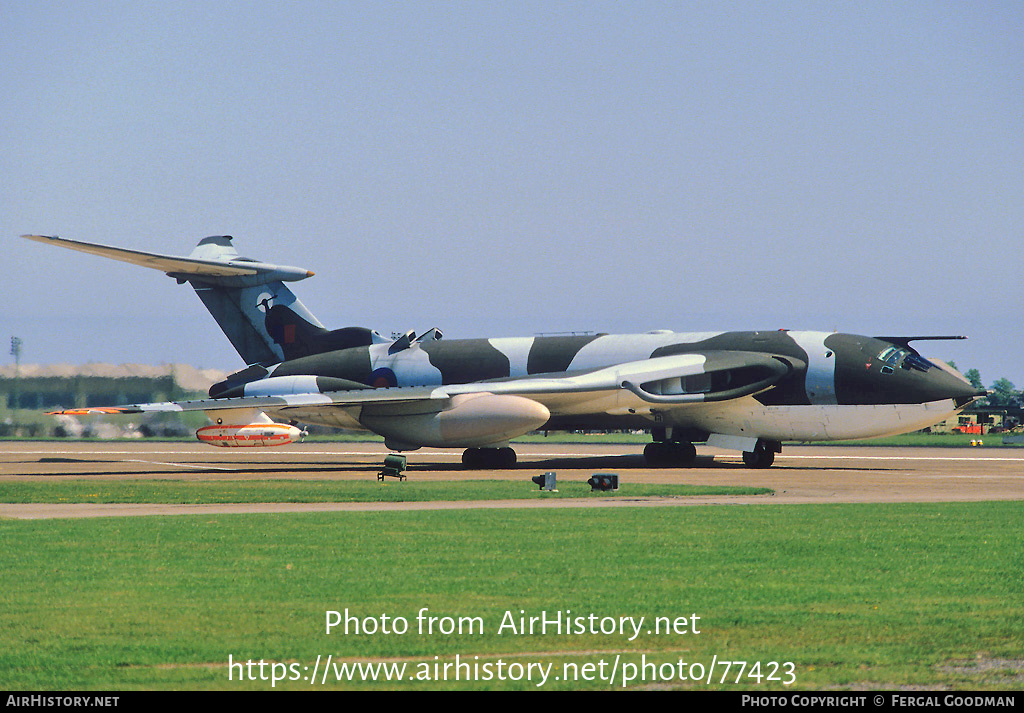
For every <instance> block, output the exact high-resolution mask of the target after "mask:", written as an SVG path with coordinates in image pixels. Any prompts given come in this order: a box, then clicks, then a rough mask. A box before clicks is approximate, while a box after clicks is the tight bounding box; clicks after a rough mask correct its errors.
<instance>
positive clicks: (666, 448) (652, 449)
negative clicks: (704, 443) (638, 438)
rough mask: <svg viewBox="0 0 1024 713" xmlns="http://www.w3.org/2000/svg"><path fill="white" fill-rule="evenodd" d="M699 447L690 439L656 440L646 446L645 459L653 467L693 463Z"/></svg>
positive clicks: (681, 465) (670, 466) (679, 465)
mask: <svg viewBox="0 0 1024 713" xmlns="http://www.w3.org/2000/svg"><path fill="white" fill-rule="evenodd" d="M696 458H697V449H696V447H694V445H693V444H692V443H690V442H689V441H655V442H654V443H648V444H647V445H646V446H644V459H645V460H646V461H647V465H649V466H650V467H652V468H672V467H680V468H681V467H685V466H688V465H693V461H694V460H695V459H696Z"/></svg>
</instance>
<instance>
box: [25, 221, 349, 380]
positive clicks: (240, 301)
mask: <svg viewBox="0 0 1024 713" xmlns="http://www.w3.org/2000/svg"><path fill="white" fill-rule="evenodd" d="M23 237H25V238H28V239H29V240H35V241H37V242H41V243H49V244H51V245H58V246H60V247H64V248H69V249H71V250H78V251H79V252H85V253H90V254H92V255H100V256H102V257H106V258H110V259H112V260H120V261H122V262H128V263H132V264H133V265H141V266H143V267H149V268H153V269H156V270H161V271H163V272H165V273H167V275H168V276H169V277H173V278H175V279H176V280H177V281H178V283H179V284H184V283H186V282H187V283H189V284H190V285H192V287H193V289H195V291H196V294H197V295H199V299H201V300H202V301H203V304H204V305H206V308H207V309H208V310H209V311H210V314H212V315H213V318H214V319H216V320H217V324H219V325H220V328H221V330H223V332H224V334H225V335H226V336H227V338H228V339H229V340H230V341H231V344H232V346H234V348H235V350H236V351H237V352H238V354H239V355H240V356H241V357H242V359H244V360H245V363H246V364H261V365H263V366H270V365H272V364H277V363H279V362H281V361H284V360H285V359H286V358H289V354H294V355H300V354H299V352H300V351H301V349H302V348H303V347H302V345H303V344H305V345H317V344H319V341H322V339H323V338H322V337H320V336H319V335H321V334H326V335H330V334H333V333H332V332H328V331H327V330H326V329H324V326H323V325H322V324H320V322H319V321H318V320H317V318H316V317H314V316H313V315H312V314H311V313H310V312H309V310H308V309H306V307H305V305H303V304H302V302H300V301H299V299H298V298H297V297H296V296H295V295H294V294H292V291H291V290H289V289H288V288H287V287H286V286H285V284H284V283H285V282H295V281H297V280H304V279H306V278H307V277H311V276H312V275H313V273H312V272H310V271H309V270H304V269H301V268H297V267H288V266H284V265H273V264H270V263H264V262H259V261H257V260H252V259H250V258H246V257H242V256H240V255H239V254H238V251H237V250H235V247H234V245H232V243H231V241H232V238H231V236H230V235H215V236H212V237H209V238H203V239H202V240H200V241H199V244H198V245H197V246H196V248H195V249H194V250H193V251H192V254H191V255H189V256H188V257H178V256H174V255H160V254H157V253H148V252H141V251H138V250H128V249H125V248H116V247H110V246H107V245H98V244H95V243H86V242H82V241H78V240H68V239H66V238H57V237H50V236H45V235H25V236H23ZM278 308H280V309H278ZM275 310H276V313H275ZM285 310H286V311H287V312H284V311H285ZM275 314H278V315H281V314H288V315H290V317H289V318H288V319H287V320H282V319H274V318H272V315H275ZM289 322H290V323H291V324H294V325H296V326H295V327H293V329H294V330H295V331H294V332H293V333H292V335H289V333H288V332H289V330H288V329H287V327H285V328H284V329H278V328H277V327H275V326H274V325H275V324H285V325H286V324H288V323H289ZM299 325H301V326H299ZM272 331H273V332H276V334H275V335H272V334H271V332H272ZM337 331H342V330H337ZM298 335H301V337H302V339H301V340H299V346H296V347H293V346H292V345H295V344H296V343H297V342H296V339H295V338H294V337H296V336H298ZM275 336H276V338H275ZM289 336H292V337H293V338H292V339H291V341H289V339H288V337H289Z"/></svg>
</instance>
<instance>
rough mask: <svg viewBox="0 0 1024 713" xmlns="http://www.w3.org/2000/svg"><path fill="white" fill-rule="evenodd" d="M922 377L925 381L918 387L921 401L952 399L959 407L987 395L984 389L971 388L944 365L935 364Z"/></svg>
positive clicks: (963, 379)
mask: <svg viewBox="0 0 1024 713" xmlns="http://www.w3.org/2000/svg"><path fill="white" fill-rule="evenodd" d="M924 376H925V379H924V380H923V383H922V384H921V385H920V387H919V388H920V391H921V397H922V400H923V401H943V400H945V399H952V400H953V401H954V402H955V403H956V405H957V406H958V407H959V406H962V405H966V404H969V403H970V402H971V401H973V400H974V399H977V398H980V397H982V396H986V395H987V394H988V392H987V391H985V389H979V388H977V387H975V386H973V385H972V384H971V383H970V382H969V381H967V379H965V378H964V377H963V376H961V375H960V374H958V373H957V372H955V371H953V369H952V368H950V367H946V366H945V365H941V364H936V366H935V368H932V369H929V370H928V373H927V374H925V375H924Z"/></svg>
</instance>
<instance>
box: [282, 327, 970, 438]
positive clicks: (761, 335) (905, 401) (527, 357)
mask: <svg viewBox="0 0 1024 713" xmlns="http://www.w3.org/2000/svg"><path fill="white" fill-rule="evenodd" d="M721 352H730V353H751V354H759V355H767V356H771V357H774V358H777V359H779V360H781V361H784V362H786V363H787V364H791V365H792V369H791V371H790V373H789V374H788V375H787V376H785V377H784V378H782V379H781V380H780V381H778V383H776V384H774V385H773V386H771V387H770V388H768V389H767V390H764V391H761V392H759V393H756V394H753V395H750V396H746V397H743V398H737V399H730V400H726V401H723V402H719V403H713V404H711V403H701V404H685V405H661V404H652V403H650V402H648V401H644V400H642V399H639V398H637V397H636V396H635V395H634V394H632V393H629V392H627V391H623V390H618V391H616V392H613V393H598V394H586V395H580V394H547V395H541V396H531V397H530V398H534V399H535V400H538V401H540V402H541V403H543V404H544V405H545V406H547V407H548V408H549V409H550V411H551V418H550V420H549V422H548V424H547V426H546V427H547V428H550V429H577V428H651V427H652V426H653V427H657V426H660V425H664V426H670V427H673V428H675V429H678V430H679V431H680V432H686V433H688V434H689V436H688V437H691V438H692V439H693V440H703V438H701V436H702V435H703V436H704V437H705V438H706V434H708V433H722V434H729V435H737V436H747V437H760V438H772V439H779V440H782V439H800V440H823V439H831V438H849V437H861V436H872V435H881V434H886V433H892V432H902V431H908V430H914V429H916V428H921V427H923V426H926V425H930V424H931V423H934V422H935V421H937V420H940V419H941V418H944V417H945V414H946V413H949V412H953V411H955V410H956V409H958V408H960V407H962V405H964V404H966V403H968V402H969V401H970V400H971V399H972V398H973V397H974V396H976V395H977V394H976V391H975V389H973V388H972V387H971V386H970V385H969V384H967V383H966V382H965V381H964V380H963V379H962V378H961V377H959V375H956V374H955V373H953V372H951V371H950V370H947V369H945V368H943V367H942V366H941V365H938V364H936V363H932V362H930V361H928V360H925V359H923V358H922V357H920V356H919V355H918V354H917V352H915V351H914V350H913V349H910V348H909V347H906V346H899V345H893V344H892V343H889V342H886V341H882V340H880V339H877V338H873V337H865V336H857V335H851V334H840V333H827V332H801V331H784V330H779V331H759V332H724V333H708V332H702V333H676V332H667V331H666V332H660V331H659V332H650V333H644V334H625V335H615V334H597V335H584V336H564V337H562V336H559V337H512V338H493V339H468V340H437V341H429V342H425V343H416V342H414V343H412V344H411V345H410V346H408V347H406V348H401V349H399V350H397V351H396V350H394V346H393V345H391V344H386V343H384V344H370V345H364V346H358V347H351V348H348V349H341V350H335V351H329V352H324V353H321V354H314V355H310V356H305V357H299V358H296V359H291V360H288V361H285V362H283V363H281V364H280V365H278V366H277V367H276V368H274V369H273V370H272V372H271V373H272V376H274V377H280V376H294V375H314V376H321V377H332V378H336V379H345V380H347V381H351V382H358V383H360V384H366V385H368V386H371V387H375V388H388V387H412V386H443V385H444V386H446V385H456V384H470V383H479V382H488V381H495V382H500V381H507V380H510V379H521V378H523V377H529V376H538V375H545V374H549V375H556V374H557V375H564V374H586V373H588V372H592V371H595V370H598V369H605V368H608V367H614V366H615V365H619V364H624V363H630V362H639V361H642V360H647V359H654V358H658V357H665V356H671V355H680V354H698V355H705V356H713V355H715V354H717V353H721ZM311 420H312V421H314V422H320V423H325V424H326V425H341V426H353V425H357V424H356V423H355V422H354V420H353V419H350V418H345V417H339V415H338V414H335V415H324V416H323V417H322V418H319V419H317V418H314V419H311Z"/></svg>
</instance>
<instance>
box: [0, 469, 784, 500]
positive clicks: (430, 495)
mask: <svg viewBox="0 0 1024 713" xmlns="http://www.w3.org/2000/svg"><path fill="white" fill-rule="evenodd" d="M414 478H415V474H413V477H412V478H411V479H409V480H406V481H404V482H398V481H394V480H388V481H385V482H378V481H377V480H375V479H373V478H372V476H370V478H369V479H367V480H218V481H182V480H135V481H110V480H64V479H61V480H59V481H49V482H40V481H22V482H5V483H0V502H4V503H185V504H200V503H266V502H275V503H363V502H371V503H372V502H412V501H427V500H508V499H514V500H524V499H533V500H536V499H547V498H592V497H603V498H630V497H650V496H660V497H684V496H692V495H768V494H771V493H772V490H771V489H770V488H755V487H739V486H717V485H670V484H666V485H659V484H645V483H629V482H621V481H620V487H619V490H618V491H612V492H591V489H590V486H589V485H587V484H586V483H582V482H579V481H572V482H570V481H563V482H561V483H559V484H558V492H556V493H549V492H541V491H540V490H539V488H538V487H537V486H536V485H535V484H534V483H532V482H531V481H530V478H529V477H527V476H525V475H524V476H523V478H522V479H521V480H518V481H511V480H460V481H456V482H436V481H419V482H417V481H416V480H415V479H414Z"/></svg>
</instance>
